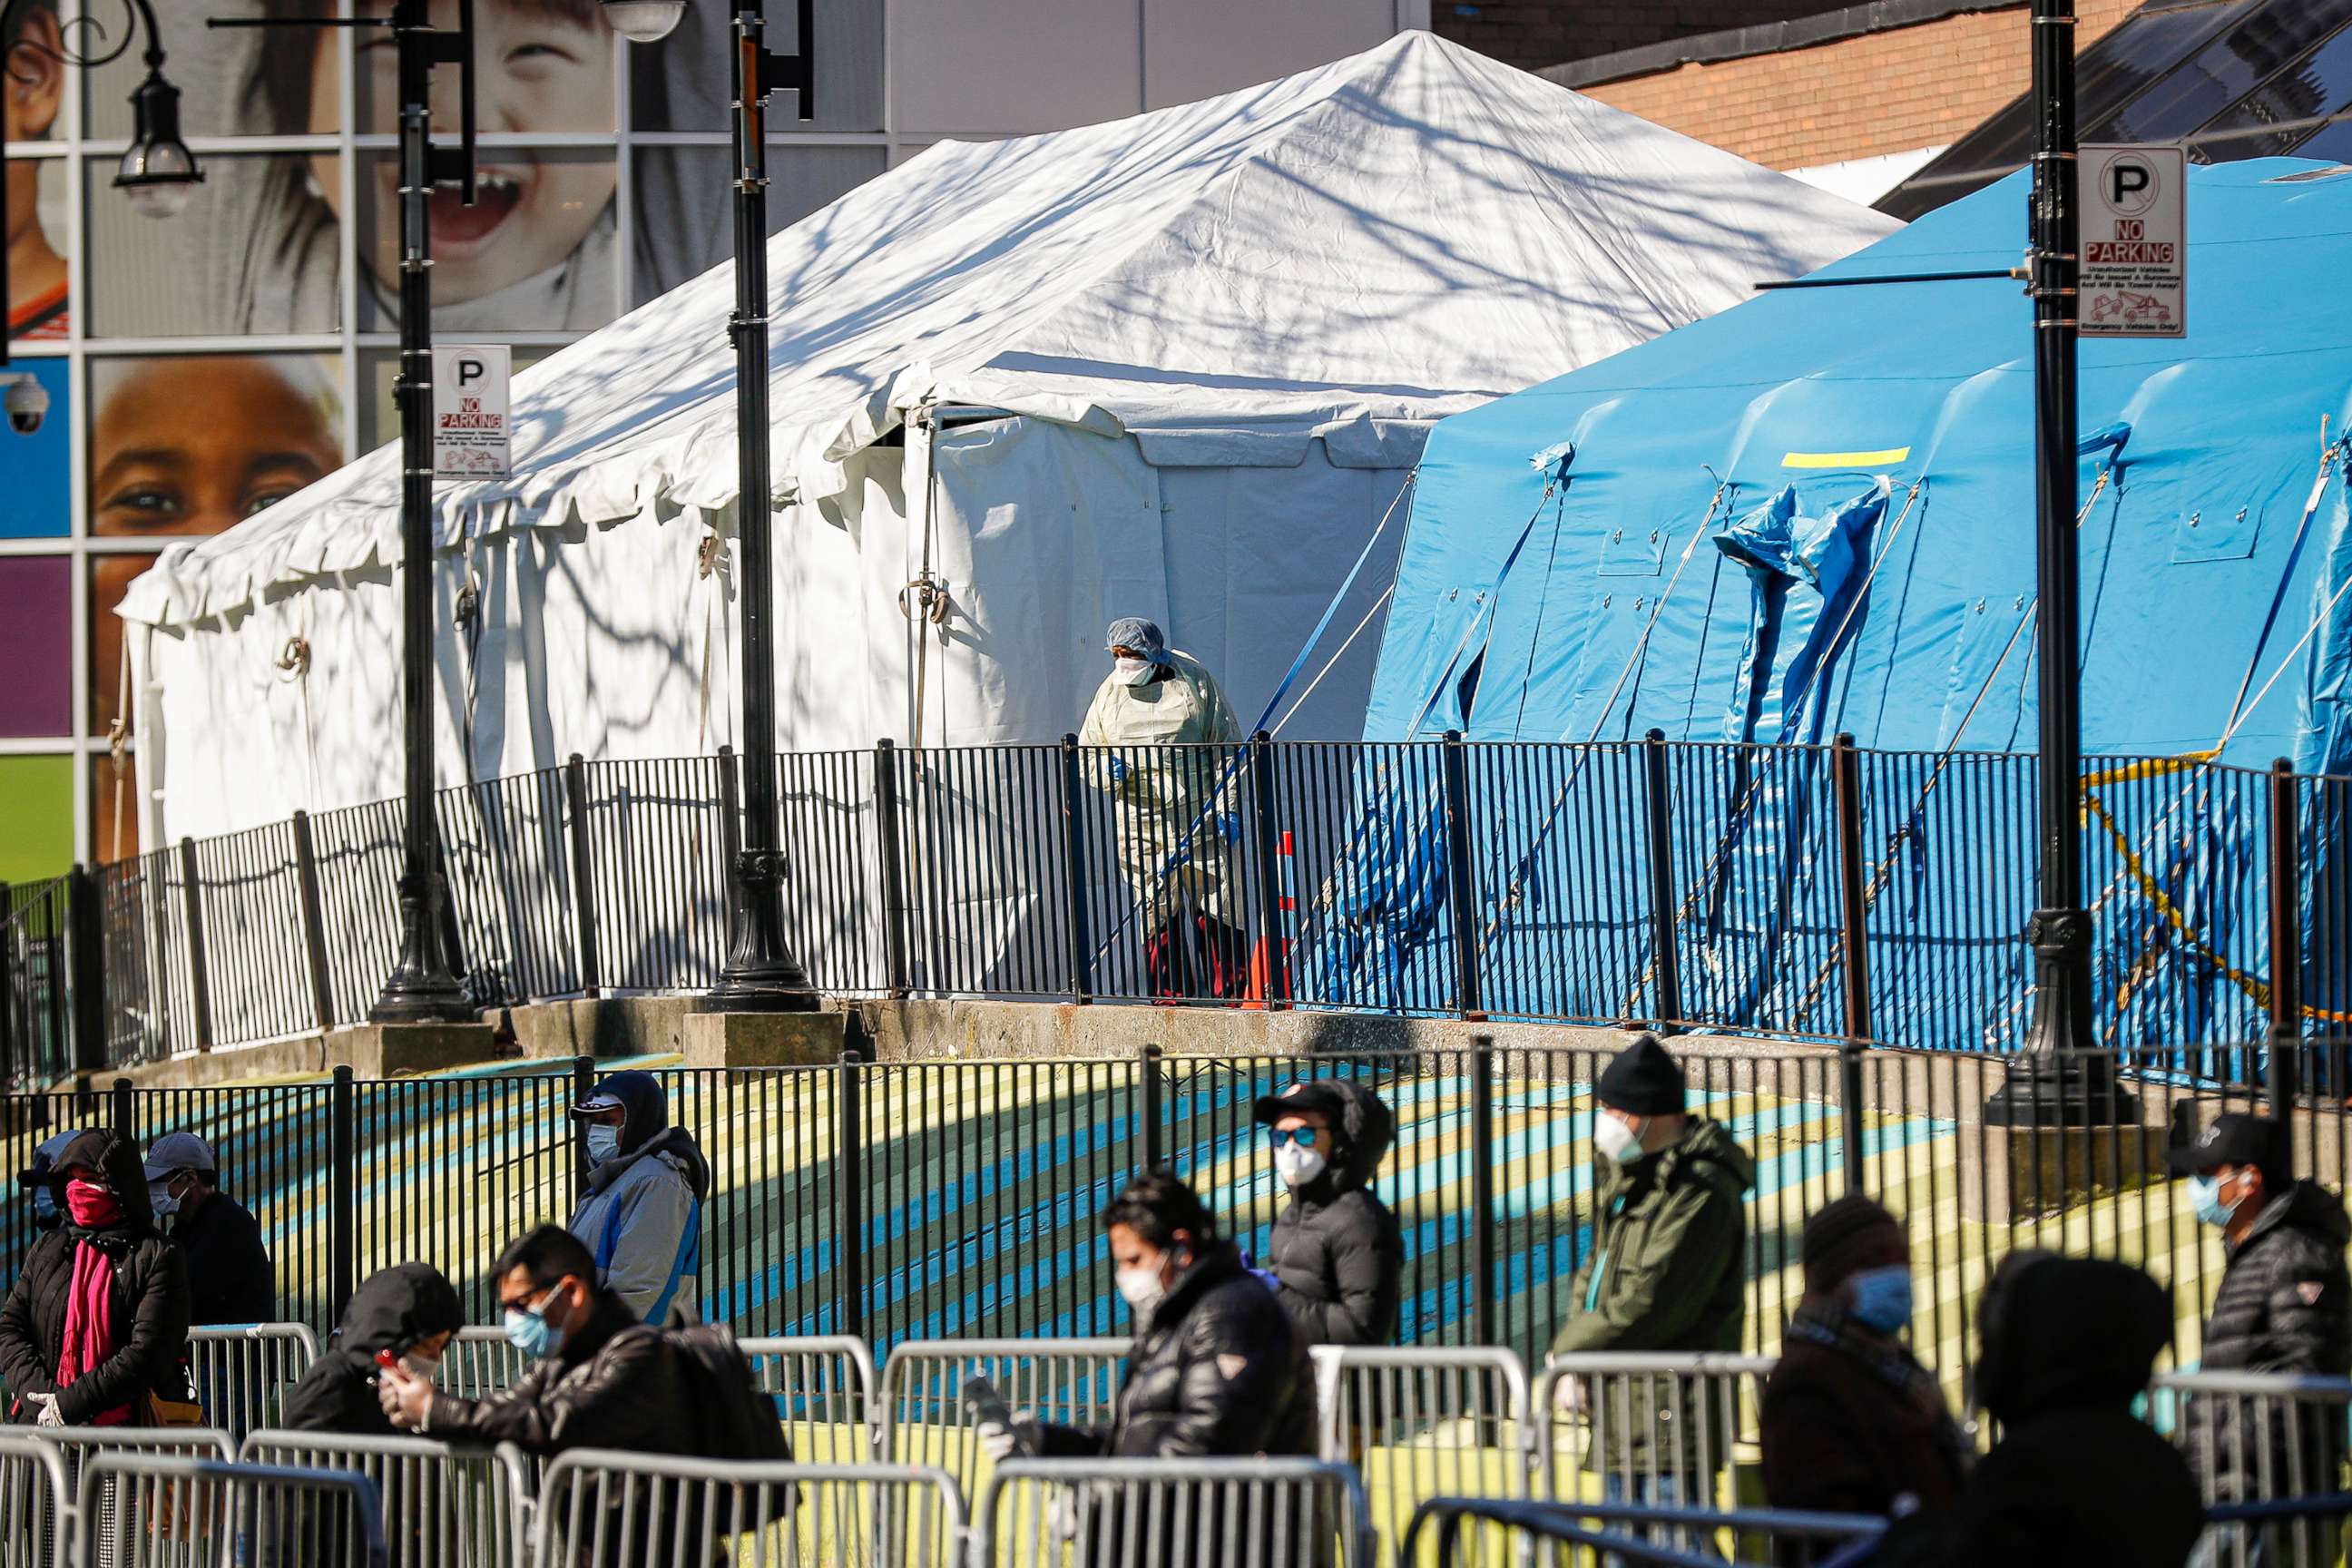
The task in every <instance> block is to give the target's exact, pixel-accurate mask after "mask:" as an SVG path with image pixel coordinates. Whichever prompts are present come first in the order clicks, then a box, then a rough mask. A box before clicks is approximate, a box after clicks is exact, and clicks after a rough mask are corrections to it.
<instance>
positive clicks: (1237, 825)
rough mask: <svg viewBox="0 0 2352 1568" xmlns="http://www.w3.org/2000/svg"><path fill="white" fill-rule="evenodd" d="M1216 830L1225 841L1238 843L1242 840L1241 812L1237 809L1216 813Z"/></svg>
mask: <svg viewBox="0 0 2352 1568" xmlns="http://www.w3.org/2000/svg"><path fill="white" fill-rule="evenodd" d="M1217 832H1218V833H1219V834H1220V835H1222V836H1223V838H1224V841H1225V842H1226V843H1228V844H1239V843H1240V842H1241V841H1242V814H1241V813H1240V812H1238V811H1221V812H1219V813H1217Z"/></svg>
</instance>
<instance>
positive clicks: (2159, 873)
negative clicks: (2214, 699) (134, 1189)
mask: <svg viewBox="0 0 2352 1568" xmlns="http://www.w3.org/2000/svg"><path fill="white" fill-rule="evenodd" d="M742 765H743V763H742V760H741V759H740V758H737V757H734V756H732V755H730V754H727V753H724V752H722V753H721V754H719V755H718V756H713V757H700V758H689V759H683V760H670V761H643V762H604V763H587V762H583V761H582V760H581V759H579V758H576V757H575V758H573V759H572V761H571V762H570V763H567V764H565V765H564V766H563V767H561V768H556V769H550V770H546V771H544V772H540V773H527V774H521V775H518V776H516V777H511V778H503V779H496V780H491V781H488V782H484V783H480V784H472V785H467V786H465V787H462V788H454V789H450V790H446V791H444V792H442V794H441V795H439V797H438V800H437V805H436V809H437V811H438V815H439V819H440V827H441V835H442V841H443V847H444V856H445V869H446V876H447V879H448V885H449V889H450V893H451V898H450V901H449V906H448V910H447V919H448V922H449V926H450V932H449V934H450V937H451V940H452V941H453V942H454V944H455V946H456V948H457V951H458V952H460V953H461V954H462V956H463V960H464V966H465V970H466V981H467V987H468V989H469V992H470V993H471V994H473V996H474V997H475V998H476V999H477V1000H478V1002H480V1003H482V1004H483V1005H495V1004H499V1003H515V1002H525V1001H531V1000H539V999H544V998H553V997H562V996H576V995H583V994H604V993H612V992H646V991H694V990H700V989H703V988H707V987H709V985H711V984H713V983H714V982H715V981H716V979H717V977H718V974H719V967H720V964H721V963H722V961H723V956H724V952H725V950H726V941H727V932H728V924H729V915H730V910H729V901H730V883H729V878H728V875H727V868H728V867H729V865H730V861H731V858H732V856H733V853H734V850H735V847H736V846H737V845H738V843H739V842H740V816H741V811H740V801H741V799H742V795H743V792H742V790H741V788H740V784H741V777H740V769H741V767H742ZM775 765H776V767H777V769H778V784H779V794H780V797H781V801H782V806H781V809H782V829H783V840H782V841H783V846H784V849H785V854H786V858H787V864H788V870H789V879H788V882H787V885H786V899H787V917H788V920H787V931H788V932H789V934H790V937H791V939H792V941H793V943H794V944H795V948H796V951H797V954H798V956H799V957H800V958H801V960H802V962H803V964H804V966H805V967H806V968H807V969H808V971H809V973H810V975H811V977H812V979H813V980H814V983H815V984H817V985H818V986H819V987H820V988H822V989H823V990H824V991H827V992H830V993H834V994H852V995H856V994H868V995H871V994H896V995H908V994H929V995H940V996H1003V997H1022V998H1055V999H1060V1000H1066V1001H1073V1002H1100V1001H1139V1000H1155V1001H1163V1002H1180V1003H1209V1004H1221V1005H1231V1004H1234V1003H1236V1002H1243V1003H1249V1004H1255V1005H1265V1006H1273V1007H1283V1006H1302V1007H1324V1008H1343V1009H1351V1010H1360V1011H1372V1012H1381V1013H1391V1014H1420V1015H1452V1016H1495V1017H1524V1018H1538V1019H1559V1020H1576V1021H1628V1020H1643V1021H1657V1022H1664V1023H1668V1024H1680V1025H1689V1026H1706V1027H1716V1028H1727V1029H1740V1030H1756V1031H1763V1032H1771V1033H1777V1034H1781V1035H1788V1036H1795V1037H1818V1038H1853V1039H1865V1040H1873V1041H1878V1042H1885V1043H1895V1044H1901V1045H1905V1046H1916V1047H1941V1048H1950V1049H1964V1050H1981V1051H1990V1052H1995V1053H1999V1052H2004V1051H2008V1050H2011V1049H2013V1048H2015V1047H2016V1045H2017V1044H2018V1042H2019V1040H2020V1038H2021V1035H2022V1033H2023V1030H2024V1026H2025V1024H2026V1022H2027V1019H2028V1017H2029V1015H2030V1004H2029V1000H2028V999H2029V994H2030V987H2031V980H2032V976H2031V972H2030V965H2029V963H2028V959H2027V954H2026V952H2025V950H2024V948H2023V945H2022V943H2021V940H2020V938H2019V932H2020V931H2021V930H2022V928H2023V925H2024V922H2025V919H2026V916H2027V914H2028V912H2029V911H2030V910H2031V909H2032V905H2033V902H2034V899H2033V892H2032V868H2033V862H2034V853H2033V847H2032V822H2033V803H2034V775H2035V766H2036V764H2035V759H2034V758H2032V756H2027V755H2015V754H2007V753H1965V752H1864V751H1860V750H1857V749H1855V748H1854V747H1853V746H1851V745H1849V744H1846V743H1845V742H1843V740H1841V741H1840V742H1838V743H1835V744H1832V745H1825V746H1786V747H1759V746H1734V745H1699V744H1687V743H1668V742H1664V741H1663V740H1662V739H1660V738H1658V737H1656V736H1653V737H1652V738H1651V739H1649V740H1648V741H1646V742H1629V743H1602V744H1594V745H1570V744H1561V745H1537V744H1522V743H1508V744H1465V743H1463V742H1459V741H1458V740H1454V739H1448V740H1446V741H1444V742H1430V743H1424V744H1412V745H1388V744H1372V743H1363V744H1289V743H1283V742H1272V741H1268V740H1265V739H1264V738H1260V739H1259V740H1258V741H1256V742H1252V743H1251V744H1249V745H1246V746H1242V747H1236V748H1161V749H1132V750H1097V749H1091V748H1080V747H1078V746H1077V745H1076V743H1075V742H1065V743H1064V744H1062V745H1060V746H1000V747H987V748H943V749H930V750H925V751H920V752H914V751H907V750H903V749H899V748H896V747H893V746H891V745H889V744H887V743H885V744H883V745H880V746H877V747H876V748H875V749H873V750H872V751H870V752H819V753H807V754H793V755H786V756H782V757H779V758H777V759H775ZM2082 798H2083V805H2084V810H2083V819H2082V820H2083V832H2084V857H2085V865H2086V868H2087V878H2088V887H2087V889H2086V894H2087V896H2088V898H2089V899H2090V900H2091V903H2092V908H2093V913H2094V917H2095V931H2096V948H2095V966H2096V978H2095V990H2096V1000H2097V1008H2098V1015H2099V1020H2100V1026H2101V1029H2102V1043H2104V1044H2107V1045H2111V1046H2115V1047H2129V1048H2132V1049H2136V1050H2137V1049H2152V1048H2155V1047H2159V1046H2167V1045H2171V1044H2175V1043H2178V1042H2180V1041H2194V1040H2206V1039H2220V1040H2228V1039H2242V1038H2251V1037H2253V1036H2255V1035H2256V1034H2258V1033H2261V1032H2262V1031H2263V1029H2264V1028H2265V1027H2266V1019H2265V1012H2266V1009H2267V1008H2268V1007H2269V1005H2270V1002H2271V997H2272V993H2273V978H2274V975H2273V954H2272V944H2273V934H2272V933H2273V931H2283V932H2286V933H2289V934H2290V935H2291V936H2292V938H2293V940H2294V945H2295V947H2296V949H2297V951H2296V952H2295V953H2294V957H2295V958H2296V959H2297V960H2298V961H2299V962H2297V963H2295V964H2294V974H2293V979H2294V984H2293V985H2292V986H2291V987H2290V988H2289V991H2290V992H2291V994H2292V995H2293V997H2294V1007H2293V1009H2292V1010H2293V1011H2294V1015H2295V1016H2294V1018H2292V1019H2282V1020H2277V1021H2274V1022H2277V1023H2280V1024H2284V1025H2288V1026H2290V1027H2288V1028H2287V1029H2286V1030H2285V1032H2288V1033H2294V1032H2302V1033H2314V1032H2320V1031H2324V1030H2326V1029H2328V1028H2331V1027H2337V1026H2345V1025H2352V868H2347V858H2352V779H2339V778H2298V777H2295V776H2294V775H2293V774H2291V773H2287V772H2285V771H2284V764H2281V765H2280V770H2278V771H2273V773H2268V774H2265V773H2252V772H2248V771H2245V770H2241V769H2232V768H2223V767H2217V766H2214V765H2211V764H2210V763H2200V762H2194V761H2190V762H2179V761H2173V760H2165V759H2153V760H2139V761H2133V760H2128V759H2099V760H2096V761H2095V762H2093V763H2091V764H2089V771H2087V772H2086V774H2085V777H2084V784H2083V795H2082ZM400 834H401V812H400V809H399V808H398V806H397V805H395V804H394V803H389V802H383V803H376V804H373V805H363V806H355V807H351V808H347V809H344V810H339V811H332V812H326V813H322V814H320V815H318V816H307V815H299V814H298V815H297V816H295V817H294V818H293V819H292V820H291V821H289V822H286V823H278V824H273V825H270V826H264V827H258V828H254V829H250V830H247V831H245V832H241V833H236V834H230V835H226V836H223V837H217V838H211V839H205V840H184V841H182V842H181V843H179V844H177V845H174V846H171V847H164V848H160V849H156V850H153V851H151V852H149V853H148V854H146V855H143V856H142V857H140V858H137V859H135V860H130V861H124V862H121V863H120V864H116V865H111V866H106V867H102V868H98V869H96V870H94V871H92V870H82V869H77V870H76V871H75V872H74V873H73V874H72V875H71V876H69V877H68V878H65V879H59V880H58V881H56V882H52V883H46V884H42V885H40V886H39V887H37V888H31V889H17V890H16V891H15V892H13V893H11V894H10V895H9V897H8V900H7V902H6V910H7V912H6V914H5V924H0V989H5V1005H0V1080H5V1081H8V1082H13V1083H17V1084H35V1083H41V1082H48V1081H54V1080H55V1079H57V1078H58V1077H59V1076H61V1075H63V1074H64V1073H66V1072H68V1071H70V1070H74V1069H76V1068H79V1069H81V1070H85V1071H89V1070H99V1071H102V1070H105V1069H107V1068H113V1067H119V1066H121V1065H124V1064H127V1063H131V1062H137V1061H143V1060H149V1059H152V1058H159V1057H163V1056H166V1055H170V1054H173V1053H179V1052H185V1051H190V1050H209V1049H212V1048H215V1047H226V1046H233V1045H239V1044H244V1043H248V1042H253V1041H257V1040H264V1039H269V1038H273V1037H285V1036H289V1035H299V1034H304V1033H308V1032H310V1031H313V1030H318V1029H323V1028H328V1027H332V1026H336V1025H338V1024H344V1023H350V1022H353V1021H356V1020H358V1019H360V1018H362V1017H363V1016H364V1014H365V1011H366V1008H367V1006H368V1005H369V1004H370V1003H371V1002H372V1000H373V998H374V996H375V994H376V992H377V989H378V987H379V986H380V985H381V984H382V982H383V977H384V976H385V975H386V974H387V973H389V972H390V969H391V966H392V963H393V959H394V950H395V945H396V941H397V929H398V922H397V907H398V906H397V898H396V894H395V882H396V879H397V876H398V871H399V864H400Z"/></svg>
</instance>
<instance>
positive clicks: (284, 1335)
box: [188, 1323, 319, 1442]
mask: <svg viewBox="0 0 2352 1568" xmlns="http://www.w3.org/2000/svg"><path fill="white" fill-rule="evenodd" d="M318 1359H319V1342H318V1341H317V1340H316V1339H315V1338H313V1337H312V1335H311V1333H310V1330H309V1329H308V1328H306V1327H304V1326H303V1325H302V1324H300V1323H220V1324H215V1325H212V1326H210V1327H207V1328H201V1329H191V1330H190V1331H188V1374H189V1377H190V1380H191V1381H192V1382H193V1383H194V1385H195V1392H196V1403H197V1404H199V1405H203V1406H204V1408H205V1418H206V1419H208V1420H209V1421H211V1422H212V1424H213V1425H214V1426H217V1427H219V1428H220V1429H221V1430H223V1431H224V1432H226V1433H227V1434H228V1435H229V1438H230V1440H231V1441H232V1442H242V1441H244V1439H245V1435H246V1434H247V1432H252V1431H257V1430H258V1429H260V1428H261V1427H264V1426H270V1425H272V1424H273V1423H275V1422H276V1421H277V1420H278V1418H279V1416H280V1415H281V1413H282V1405H283V1403H284V1400H285V1397H286V1394H287V1392H288V1391H289V1390H290V1389H291V1388H292V1387H293V1386H294V1385H295V1384H298V1383H299V1382H300V1381H302V1374H303V1373H306V1372H308V1371H310V1363H312V1362H314V1361H316V1360H318Z"/></svg>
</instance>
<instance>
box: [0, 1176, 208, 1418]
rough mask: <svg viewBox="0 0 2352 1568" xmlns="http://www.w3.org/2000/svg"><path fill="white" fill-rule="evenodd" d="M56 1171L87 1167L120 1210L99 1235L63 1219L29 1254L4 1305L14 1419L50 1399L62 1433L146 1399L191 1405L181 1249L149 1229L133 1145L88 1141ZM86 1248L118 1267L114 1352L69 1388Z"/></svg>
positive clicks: (1, 1356)
mask: <svg viewBox="0 0 2352 1568" xmlns="http://www.w3.org/2000/svg"><path fill="white" fill-rule="evenodd" d="M69 1165H89V1166H91V1167H92V1168H94V1169H97V1170H100V1171H102V1172H104V1173H105V1174H106V1179H107V1182H108V1184H110V1185H111V1186H112V1187H113V1188H114V1192H115V1197H116V1200H117V1201H118V1202H119V1203H120V1204H121V1206H122V1217H121V1219H120V1220H118V1221H117V1222H116V1223H114V1224H113V1225H110V1226H107V1227H106V1228H104V1229H103V1230H86V1229H84V1228H83V1227H82V1226H78V1225H76V1224H74V1223H73V1221H72V1220H71V1219H70V1218H68V1220H66V1222H65V1223H64V1224H62V1225H60V1226H58V1228H57V1229H55V1230H53V1231H50V1232H49V1233H48V1234H47V1235H46V1236H44V1237H41V1239H40V1240H39V1241H37V1242H36V1243H35V1244H34V1246H33V1250H32V1251H31V1253H30V1254H28V1255H27V1256H26V1259H25V1267H24V1268H23V1270H22V1271H21V1272H20V1273H18V1275H17V1276H16V1284H15V1285H13V1286H11V1287H10V1288H9V1290H8V1298H7V1300H6V1302H5V1304H0V1383H5V1384H7V1387H8V1391H9V1393H10V1394H12V1395H15V1396H16V1397H15V1398H14V1399H13V1400H12V1401H11V1409H10V1418H11V1419H12V1420H16V1421H20V1422H23V1421H30V1420H32V1419H34V1417H35V1415H36V1412H35V1411H34V1409H33V1408H32V1406H30V1405H26V1404H24V1403H23V1396H24V1395H25V1394H56V1395H57V1396H58V1415H61V1416H63V1417H64V1418H65V1421H66V1424H67V1425H68V1426H88V1425H89V1424H90V1423H91V1422H92V1421H93V1420H94V1419H96V1418H97V1417H98V1416H100V1415H103V1414H105V1413H106V1412H107V1411H110V1410H119V1409H121V1408H123V1407H124V1406H126V1405H128V1406H131V1407H132V1417H131V1418H132V1421H133V1422H134V1424H136V1423H138V1422H139V1421H141V1420H142V1415H141V1414H140V1412H139V1411H138V1409H137V1406H138V1405H140V1403H141V1402H142V1400H143V1399H144V1398H145V1397H146V1396H147V1395H148V1394H157V1395H160V1396H161V1397H163V1398H165V1399H175V1400H184V1399H186V1398H187V1397H188V1375H187V1359H188V1275H187V1269H186V1267H185V1265H184V1262H183V1261H182V1259H181V1257H180V1252H179V1249H178V1248H177V1247H173V1245H172V1244H171V1243H170V1242H168V1241H166V1240H164V1239H163V1234H162V1233H161V1232H159V1231H158V1230H157V1229H156V1228H155V1215H154V1211H153V1210H152V1208H151V1207H150V1206H149V1205H148V1202H147V1173H146V1170H145V1168H144V1166H143V1164H142V1161H141V1158H140V1153H139V1145H138V1144H137V1143H136V1142H133V1141H132V1140H131V1139H129V1138H125V1137H123V1136H121V1134H120V1133H116V1132H110V1131H91V1132H84V1133H82V1134H81V1135H80V1136H79V1137H78V1138H76V1139H75V1140H74V1141H73V1142H71V1143H68V1145H66V1147H65V1148H64V1149H62V1150H60V1151H59V1152H58V1156H57V1169H58V1171H59V1172H62V1171H64V1170H65V1169H66V1168H67V1167H68V1166H69ZM84 1241H87V1242H89V1243H90V1244H91V1245H92V1246H94V1247H97V1248H98V1249H99V1250H100V1252H102V1253H104V1254H105V1255H106V1257H107V1260H108V1261H109V1262H110V1263H111V1264H112V1265H113V1268H114V1303H113V1319H114V1332H115V1338H116V1343H117V1349H116V1350H115V1352H114V1353H113V1354H112V1355H111V1356H109V1357H108V1358H107V1359H106V1360H105V1361H104V1362H103V1363H100V1365H99V1366H98V1367H97V1368H96V1369H94V1370H93V1371H90V1372H89V1373H84V1374H83V1375H82V1376H80V1377H79V1378H76V1379H75V1380H74V1382H73V1384H72V1386H71V1387H68V1388H62V1389H61V1388H59V1387H58V1385H57V1370H58V1356H59V1355H60V1354H61V1353H62V1352H63V1351H64V1348H65V1336H66V1297H67V1295H68V1289H69V1288H70V1287H71V1285H72V1284H73V1269H74V1248H75V1247H76V1245H77V1244H78V1243H80V1242H84Z"/></svg>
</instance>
